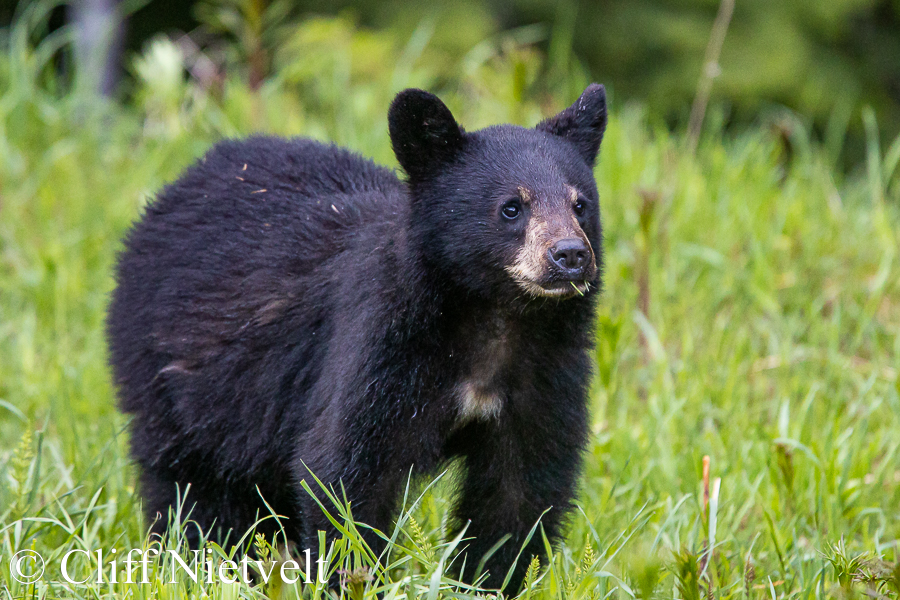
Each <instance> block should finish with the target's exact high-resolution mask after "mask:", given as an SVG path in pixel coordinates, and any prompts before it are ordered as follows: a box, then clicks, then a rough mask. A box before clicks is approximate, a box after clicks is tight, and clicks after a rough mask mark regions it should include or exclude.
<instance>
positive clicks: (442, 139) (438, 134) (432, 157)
mask: <svg viewBox="0 0 900 600" xmlns="http://www.w3.org/2000/svg"><path fill="white" fill-rule="evenodd" d="M388 130H389V131H390V134H391V146H393V148H394V154H395V155H396V156H397V160H398V161H399V162H400V166H401V167H403V170H404V171H406V174H407V175H409V178H410V180H411V181H417V180H422V179H424V178H426V177H427V176H428V175H429V174H430V173H433V172H434V171H436V170H437V169H439V168H440V167H441V166H442V165H444V164H446V163H448V162H450V161H452V160H453V159H454V158H455V157H456V155H457V153H458V152H459V151H460V149H461V148H462V146H463V130H462V128H461V127H460V126H459V125H458V124H457V123H456V119H454V118H453V115H452V114H451V113H450V109H449V108H447V107H446V106H445V105H444V103H443V102H441V101H440V99H439V98H438V97H437V96H435V95H434V94H430V93H428V92H425V91H422V90H415V89H408V90H403V91H402V92H400V93H399V94H397V97H396V98H394V101H393V102H392V103H391V108H390V110H389V111H388Z"/></svg>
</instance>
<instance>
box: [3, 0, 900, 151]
mask: <svg viewBox="0 0 900 600" xmlns="http://www.w3.org/2000/svg"><path fill="white" fill-rule="evenodd" d="M718 6H719V1H718V0H560V1H558V2H556V1H553V0H443V1H442V2H428V3H424V2H416V1H414V0H389V1H387V2H379V1H376V0H325V1H318V2H313V1H312V0H298V1H296V2H288V1H285V0H275V1H274V2H273V1H271V0H191V1H180V0H123V1H116V0H74V1H73V2H72V3H71V4H69V5H68V8H66V7H63V6H61V7H60V8H58V9H57V10H56V11H55V13H54V15H53V18H52V19H51V22H50V24H49V26H50V28H51V29H57V28H59V27H61V26H63V25H64V24H65V23H66V22H67V21H73V20H76V21H77V20H78V13H79V10H81V11H82V12H85V11H86V10H87V11H88V12H90V11H93V12H91V18H97V15H98V14H101V15H102V14H103V12H104V11H107V12H110V15H111V18H113V19H116V18H117V17H116V16H115V14H119V15H121V16H122V17H124V22H123V23H122V25H121V26H120V29H119V30H118V33H117V34H116V36H114V37H115V38H116V40H117V43H113V44H112V48H113V57H112V59H111V61H110V71H111V73H110V74H108V75H107V76H106V77H105V79H104V78H100V79H99V80H98V83H97V85H101V86H103V85H105V89H106V91H107V92H115V93H127V92H128V90H129V86H128V81H127V80H128V76H129V71H128V69H127V65H128V64H129V59H130V56H132V55H133V54H134V53H136V52H139V51H140V50H141V49H142V48H144V47H145V45H146V44H147V42H148V41H149V40H151V39H152V38H153V37H154V36H155V35H159V34H160V33H165V34H170V35H172V34H175V35H178V34H187V35H188V36H190V39H192V40H194V41H195V42H196V43H197V44H198V45H199V46H200V47H202V48H204V49H206V50H208V49H209V48H210V47H213V48H214V47H217V46H218V47H220V48H222V47H223V46H224V45H226V44H228V43H229V42H232V43H233V42H235V41H236V42H238V44H239V46H240V47H243V49H244V50H245V54H244V56H231V57H230V58H231V59H233V60H232V61H231V65H230V67H231V68H235V67H237V65H239V64H240V59H246V60H248V61H249V63H248V65H249V69H250V71H251V73H250V74H249V75H250V78H251V79H255V80H257V81H261V79H262V77H264V76H265V75H266V74H267V72H268V69H269V68H270V67H271V60H268V59H271V57H268V59H267V57H265V53H266V49H267V48H273V47H275V45H276V43H277V41H278V40H277V38H278V36H279V34H280V35H287V34H288V32H289V30H290V26H291V24H292V23H297V22H299V21H301V20H304V19H308V18H310V17H311V16H314V15H341V16H344V17H346V18H348V19H349V20H350V21H351V22H353V23H354V24H355V25H357V26H359V27H362V28H372V29H378V30H391V31H393V32H395V33H396V34H397V35H398V36H400V37H402V36H403V35H407V36H408V35H410V34H411V33H412V32H413V31H414V30H415V29H416V28H417V27H420V26H422V25H423V23H424V24H427V25H428V27H433V34H432V35H433V37H432V39H431V40H430V46H431V47H432V48H436V49H438V50H440V51H443V52H446V53H447V60H448V62H449V61H450V60H452V59H453V58H456V57H459V56H460V55H463V54H465V53H467V52H470V51H471V50H472V48H473V47H474V46H475V45H477V44H478V42H480V41H481V40H484V39H485V38H487V37H489V36H490V35H492V34H497V33H499V32H502V31H508V30H511V29H516V28H521V27H523V26H529V25H531V26H535V25H536V26H537V27H536V28H534V30H533V31H531V32H530V35H531V36H532V38H533V42H534V44H535V48H537V49H538V50H539V51H540V52H542V53H544V54H546V55H547V58H548V60H547V61H546V62H545V63H544V64H545V70H546V71H547V72H545V73H542V74H541V75H543V76H542V77H535V78H534V81H535V82H540V83H534V82H532V85H544V86H547V87H552V86H553V85H555V84H557V83H558V82H559V81H560V80H561V77H556V79H554V77H553V76H552V73H554V72H555V73H557V75H558V74H559V73H563V72H568V71H569V70H570V69H573V68H574V69H576V70H580V71H582V72H583V73H584V76H585V77H584V78H586V79H593V80H598V81H603V82H605V83H607V85H608V87H610V88H611V89H612V91H613V92H614V93H615V94H616V96H617V99H618V101H620V102H621V101H623V100H638V101H640V102H642V103H643V104H645V105H646V106H647V107H648V109H649V111H650V114H651V116H655V117H656V118H659V119H661V120H663V121H664V122H665V123H666V124H667V125H668V126H669V127H675V128H677V127H680V126H684V125H686V124H687V117H688V113H689V109H690V103H691V101H692V99H693V97H694V94H695V90H696V88H697V80H698V78H699V76H700V73H701V71H702V67H703V57H704V49H705V47H706V45H707V42H708V39H709V35H710V30H711V27H712V23H713V20H714V18H715V15H716V11H717V9H718ZM15 12H16V2H15V0H2V2H0V19H3V21H5V22H7V23H8V22H10V21H11V20H12V19H13V18H14V15H15ZM86 20H87V19H82V24H83V23H84V22H85V21H86ZM254 28H255V30H254ZM91 35H93V34H90V33H89V34H88V36H91ZM233 50H234V46H233V45H232V46H231V47H230V48H229V49H228V50H222V52H223V53H226V52H228V51H231V52H232V54H234V52H233ZM214 54H215V52H214ZM216 62H218V66H219V67H225V66H226V63H227V61H226V62H223V61H221V60H220V61H216ZM719 64H720V75H719V76H718V77H717V78H716V80H715V85H714V86H713V92H712V102H713V105H714V106H716V107H718V110H719V113H718V114H717V116H718V118H720V119H722V120H724V122H725V124H726V125H727V126H729V127H730V128H732V129H733V128H735V127H738V128H744V127H745V126H746V125H748V124H754V125H757V124H759V121H760V120H762V121H763V122H764V123H763V124H765V125H771V126H773V127H776V128H779V127H781V128H783V127H785V126H786V125H785V123H786V121H785V120H784V119H782V118H781V116H782V111H783V109H784V108H787V109H789V110H791V111H795V112H797V113H800V114H802V115H804V118H805V120H806V123H805V124H806V125H807V126H811V127H812V128H813V130H814V131H815V132H816V133H817V134H818V135H819V137H820V138H822V139H823V140H825V141H828V142H829V143H830V145H832V146H833V147H835V148H840V149H841V150H840V152H841V154H842V156H841V157H840V162H841V164H842V165H843V166H844V167H847V166H852V165H854V164H856V163H857V162H858V160H859V159H860V158H861V156H862V152H863V142H862V140H863V135H862V122H861V120H860V118H859V115H860V110H859V109H860V108H861V107H862V106H865V105H870V106H871V107H872V108H873V109H874V111H875V114H876V117H877V121H878V124H879V126H880V129H881V132H882V137H883V138H884V139H893V137H894V136H895V135H896V134H897V132H898V131H900V0H825V1H822V2H810V1H808V0H752V1H747V0H738V1H737V2H736V5H735V9H734V16H733V18H732V20H731V23H730V26H729V28H728V32H727V36H726V38H725V42H724V45H723V47H722V53H721V57H720V61H719ZM241 68H243V66H242V67H241ZM122 75H124V76H125V85H122V84H121V83H120V84H119V85H116V84H115V82H116V81H119V82H121V81H122V79H121V76H122ZM104 81H105V84H104ZM844 135H847V139H840V140H837V139H832V140H827V139H826V138H828V137H829V136H831V137H832V138H834V137H842V136H844ZM786 136H787V137H789V136H790V131H787V132H786Z"/></svg>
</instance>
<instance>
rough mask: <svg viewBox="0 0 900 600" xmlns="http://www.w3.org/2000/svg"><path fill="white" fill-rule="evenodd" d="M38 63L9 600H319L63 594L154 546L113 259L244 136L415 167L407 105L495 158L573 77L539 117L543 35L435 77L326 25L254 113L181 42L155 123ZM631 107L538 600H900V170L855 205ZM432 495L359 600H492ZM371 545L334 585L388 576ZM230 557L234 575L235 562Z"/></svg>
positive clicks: (13, 155)
mask: <svg viewBox="0 0 900 600" xmlns="http://www.w3.org/2000/svg"><path fill="white" fill-rule="evenodd" d="M39 16H40V15H36V16H35V19H36V20H38V21H39V19H38V18H37V17H39ZM26 33H27V30H26V28H25V27H19V28H18V29H13V30H12V31H11V32H9V35H8V38H7V39H6V41H5V44H6V46H7V50H8V52H7V53H6V55H5V56H4V57H3V58H0V557H2V558H0V596H2V597H3V598H25V597H28V598H55V597H76V598H99V597H125V596H127V595H129V594H130V595H132V596H133V597H135V598H162V599H168V598H183V597H192V598H193V597H201V596H203V595H208V596H209V597H214V598H223V599H228V600H232V599H235V598H238V597H244V598H261V597H264V596H266V597H270V598H295V597H300V596H303V597H313V598H319V597H323V596H324V595H325V594H326V591H325V590H324V589H323V588H322V586H318V587H316V586H300V585H296V586H276V585H263V584H258V583H254V584H250V585H248V584H243V583H238V584H233V585H230V584H219V583H217V584H212V585H210V584H205V583H198V584H194V583H192V582H191V581H190V580H189V579H188V578H187V577H186V576H185V574H184V573H183V572H180V573H179V574H178V575H177V577H176V579H177V583H176V584H171V583H165V581H168V577H169V576H170V574H169V572H168V571H161V570H156V567H160V565H155V566H154V570H153V571H152V573H153V577H151V579H152V582H151V583H149V584H143V585H141V584H123V583H118V584H108V583H104V584H96V583H90V582H88V583H84V584H78V585H73V584H66V583H64V582H63V579H62V576H61V574H60V572H59V568H58V565H59V561H60V559H61V557H62V556H63V555H64V554H65V553H66V552H68V551H70V550H72V549H90V550H92V551H96V550H97V549H103V550H104V552H109V550H110V549H111V548H117V549H119V551H120V552H122V551H124V550H126V549H130V548H142V547H147V545H148V540H147V538H146V535H145V531H146V527H147V525H148V524H147V523H145V522H144V521H143V520H142V518H141V516H140V508H139V507H140V497H139V495H138V494H137V493H136V491H135V485H134V481H135V473H134V469H133V467H132V466H131V465H130V464H129V459H128V457H127V435H126V427H127V421H126V419H125V418H124V417H123V416H122V415H121V414H119V413H118V412H117V411H116V408H115V400H114V395H113V390H112V388H111V385H110V376H109V372H108V370H107V367H106V365H105V345H104V337H103V322H104V310H105V306H106V302H107V298H108V294H109V291H110V289H111V287H112V280H111V268H112V264H113V260H114V256H115V252H116V250H117V249H118V248H119V239H120V237H121V235H122V234H123V232H124V231H125V229H126V228H127V227H128V224H129V223H130V222H131V221H133V220H134V219H135V218H136V217H137V216H138V215H139V211H140V209H141V206H142V205H143V204H145V203H146V201H147V200H148V198H150V197H151V196H152V194H153V193H154V190H157V189H158V188H159V187H160V186H161V185H163V184H164V183H165V182H167V181H170V180H172V179H173V178H174V177H176V176H177V174H178V173H179V172H180V170H181V169H183V168H184V167H185V166H186V165H187V164H188V163H189V162H190V161H191V160H192V159H193V158H195V157H197V156H199V155H200V154H201V153H202V152H203V151H204V150H205V148H207V147H208V146H209V144H211V143H212V142H213V141H215V140H216V139H220V138H221V137H223V136H235V135H241V134H246V133H249V132H251V131H255V130H262V131H270V132H277V133H281V134H303V135H312V136H314V137H318V138H320V139H330V140H334V141H336V142H338V143H341V144H344V145H348V146H350V147H352V148H354V149H356V150H358V151H360V152H362V153H363V154H366V155H368V156H372V157H374V158H376V159H377V160H379V161H381V162H385V163H388V164H395V163H394V162H393V158H392V157H391V154H390V148H389V142H388V139H387V132H386V129H387V128H386V121H385V112H386V109H387V106H388V103H389V101H390V98H391V96H392V94H393V93H395V92H396V91H398V90H399V89H401V88H403V87H405V86H408V85H416V86H427V87H431V88H433V89H437V90H439V91H441V92H442V95H444V96H445V97H446V98H447V99H448V102H449V104H450V106H451V108H453V109H454V111H456V112H457V114H458V116H459V118H460V120H461V121H462V122H463V124H465V125H466V126H467V127H469V128H476V127H480V126H484V125H487V124H490V123H495V122H498V121H512V122H517V123H521V124H525V125H531V124H534V123H535V122H536V121H537V120H538V119H539V118H540V117H541V116H542V115H546V114H550V113H552V112H553V111H555V110H557V109H559V108H561V107H563V106H564V105H566V104H568V103H569V102H571V101H572V100H573V99H574V93H575V92H572V91H569V90H577V89H579V88H581V87H583V85H584V84H585V83H587V82H586V81H585V80H584V79H583V78H579V76H578V75H577V74H574V75H573V74H562V75H561V74H559V73H557V74H556V75H555V77H557V79H558V80H560V81H562V83H561V84H560V86H559V89H561V90H567V91H566V92H565V93H559V94H557V95H553V94H548V93H547V92H546V91H544V92H540V91H535V90H539V81H538V79H539V76H538V74H539V73H542V72H544V71H543V70H542V69H543V66H544V65H543V64H542V62H541V58H540V56H539V55H537V54H536V53H535V52H534V51H532V50H530V48H529V47H528V46H527V45H523V43H522V40H523V39H526V38H527V37H528V35H531V34H532V33H534V32H528V31H525V32H522V31H519V32H514V34H511V35H509V36H506V37H503V38H500V39H496V40H488V41H487V42H485V43H484V44H482V45H480V46H479V47H478V48H477V49H476V50H473V51H472V52H470V53H469V54H467V55H466V56H464V57H461V58H460V59H459V60H456V59H453V60H451V59H448V58H447V57H440V56H434V55H432V54H429V50H428V45H427V39H428V36H429V30H428V27H424V28H420V30H419V31H417V32H416V33H415V34H414V36H413V38H412V39H411V40H405V39H404V40H397V39H394V38H392V37H390V36H389V35H388V34H374V33H371V32H360V31H356V30H355V29H354V28H353V26H352V25H350V24H348V23H347V22H345V21H342V20H332V21H328V20H322V21H313V22H309V23H306V24H304V26H303V27H301V28H299V29H298V30H297V31H296V32H294V33H293V37H292V39H291V41H290V42H288V43H286V45H285V49H284V51H283V53H282V54H280V55H279V61H280V62H279V61H276V63H277V65H278V70H277V71H276V72H275V73H274V74H273V75H272V76H271V77H270V78H269V79H267V80H266V81H265V82H264V83H263V85H262V87H260V88H259V89H258V90H255V91H254V90H251V89H250V88H249V87H248V86H247V85H246V84H245V83H244V82H243V80H242V78H241V77H238V76H234V77H229V78H227V79H226V80H225V81H224V83H223V84H222V86H221V89H204V88H203V87H201V86H200V85H199V84H197V83H196V82H193V81H189V82H184V81H182V80H181V78H180V76H178V75H179V73H180V67H178V65H177V63H175V66H176V69H174V70H173V69H168V67H170V66H171V65H172V64H173V63H172V61H173V58H172V57H173V49H172V46H171V45H169V44H167V43H165V42H159V44H158V45H156V46H155V47H154V48H153V49H151V50H149V51H148V52H146V53H145V54H144V55H143V57H141V58H140V59H139V61H137V62H136V64H135V68H134V71H135V73H136V74H137V76H138V83H137V88H136V90H135V93H134V97H133V99H132V100H131V101H129V102H127V103H108V102H104V101H102V100H98V99H96V98H89V97H85V96H83V95H80V94H79V93H77V92H64V91H59V88H61V87H64V86H62V83H61V82H60V81H59V80H58V78H56V77H55V76H53V75H51V74H49V72H48V70H47V62H48V60H49V57H50V56H51V55H52V54H53V52H52V44H53V43H54V41H53V39H50V40H49V41H47V40H44V42H42V43H41V44H40V45H38V46H34V45H33V44H31V43H30V42H29V41H28V39H27V38H28V36H27V35H26ZM517 36H519V37H517ZM523 36H524V37H523ZM327 44H332V46H328V45H327ZM310 48H315V49H317V53H315V54H310V51H309V50H310ZM397 56H400V59H399V61H398V59H397V58H396V57H397ZM299 57H303V60H301V59H300V58H299ZM167 69H168V70H167ZM173 73H174V75H173ZM612 83H614V82H612ZM76 88H77V86H76ZM618 100H619V99H615V98H614V104H613V113H612V118H611V123H610V127H609V130H608V133H607V135H606V139H605V141H604V143H603V148H602V151H601V159H600V164H599V166H598V168H597V172H596V174H597V179H598V184H599V189H600V195H601V205H602V211H603V217H604V227H605V248H604V250H605V253H606V268H605V277H604V288H605V291H604V295H603V302H602V308H601V310H600V316H599V320H598V345H597V377H596V383H595V385H594V390H593V392H592V405H593V407H592V408H593V410H592V415H593V416H592V431H593V433H592V436H591V441H590V446H589V449H588V456H587V467H586V470H585V473H584V478H583V483H582V486H581V491H580V493H579V496H578V503H579V507H580V508H579V510H577V511H576V512H575V513H574V514H573V517H572V519H571V525H570V526H569V529H568V532H569V533H568V538H567V542H566V544H565V545H563V546H562V547H561V548H559V549H558V550H557V551H556V552H555V553H554V555H553V557H552V560H548V559H547V558H546V557H541V559H540V568H537V565H534V566H535V568H534V569H532V571H531V572H530V577H529V583H530V585H529V586H528V588H527V589H526V591H525V592H523V597H524V598H534V599H544V598H546V599H550V598H554V599H556V598H596V599H602V598H607V597H613V598H632V597H634V598H642V599H643V598H683V599H684V600H695V599H696V600H699V598H701V596H707V597H708V598H714V597H717V598H723V599H727V598H748V599H749V598H753V599H760V600H762V599H766V598H779V599H780V598H797V599H806V598H825V597H832V596H833V597H837V598H849V597H853V596H859V597H862V596H863V595H864V594H866V595H868V596H869V597H871V598H881V597H882V596H886V597H890V598H897V597H898V593H900V589H898V586H900V568H898V567H897V565H898V564H900V548H898V544H900V542H898V540H900V380H898V371H900V335H898V334H900V257H898V232H900V181H898V173H895V172H894V171H896V167H897V157H898V156H900V150H898V149H900V144H898V143H895V144H893V145H892V146H890V147H888V148H887V150H886V151H885V153H884V155H883V156H882V154H881V151H880V147H881V145H880V144H879V143H878V140H877V139H875V133H874V131H876V129H875V128H874V127H870V128H869V130H870V147H869V162H868V164H867V166H866V168H865V170H864V171H863V172H862V173H861V174H859V175H854V176H848V177H845V176H842V175H840V174H838V173H835V172H833V171H832V170H831V168H830V165H831V164H833V161H832V160H831V159H830V158H829V156H830V154H829V153H828V152H826V151H824V150H823V149H822V148H821V147H820V145H819V144H817V143H815V141H814V140H811V138H810V137H809V136H808V135H807V134H805V133H803V131H802V128H798V129H795V130H794V131H795V133H794V137H793V138H792V139H791V140H790V149H791V152H788V151H787V148H788V147H787V146H786V145H785V143H784V141H783V140H782V139H781V138H779V137H778V136H776V135H775V134H774V133H773V132H771V131H770V130H769V129H766V128H760V129H758V130H751V131H748V132H746V133H743V134H740V135H735V136H730V135H725V134H723V133H721V132H720V131H718V130H717V129H716V128H715V127H712V128H711V129H710V130H709V131H707V134H706V135H705V137H704V138H703V140H702V141H701V144H700V146H699V149H698V152H697V154H696V156H692V155H689V154H688V153H686V152H685V150H684V148H685V143H684V140H683V139H682V137H681V136H680V135H678V134H674V135H673V134H670V133H668V132H666V131H665V130H662V129H660V128H659V127H656V126H655V125H654V123H652V122H651V121H649V120H648V119H646V118H645V117H644V116H643V114H642V112H641V110H640V108H639V107H634V106H623V105H622V103H621V102H620V101H618ZM867 119H868V121H867V122H871V117H870V116H869V117H867ZM641 308H643V309H645V310H646V314H645V312H644V311H642V310H641ZM704 456H709V457H710V480H711V481H710V484H709V486H710V498H709V503H708V506H707V507H706V508H705V509H704V501H703V497H704V490H703V487H704V485H703V457H704ZM311 483H312V484H314V482H311ZM420 491H421V489H420V487H418V488H417V487H414V488H413V489H411V490H410V493H409V498H408V502H407V506H408V507H410V509H411V510H410V511H407V512H404V514H403V515H402V516H401V518H400V521H399V523H398V527H397V529H396V530H395V531H392V532H385V534H386V535H388V536H393V539H394V541H395V543H394V544H392V552H391V555H390V557H388V562H384V561H383V562H382V565H381V568H378V569H376V570H374V571H371V570H370V571H369V573H370V575H371V580H369V578H366V577H362V576H360V572H359V571H357V572H356V581H357V583H356V584H355V585H353V586H348V588H347V590H345V591H344V594H345V595H348V596H349V597H353V598H354V599H356V598H360V597H362V596H363V595H366V596H368V597H374V596H372V594H373V593H374V592H375V591H380V592H383V594H384V597H385V598H394V597H399V596H406V597H412V596H423V597H428V598H429V600H432V599H436V598H438V597H444V598H447V597H451V596H456V595H459V594H464V593H470V592H471V591H468V592H467V590H465V589H457V588H455V587H454V586H453V585H452V582H451V581H449V580H448V579H447V578H446V577H445V576H444V575H443V571H444V569H445V567H446V564H447V560H449V558H448V557H449V553H450V551H451V550H452V548H453V547H454V546H456V545H457V544H458V543H460V542H459V541H458V540H447V539H446V538H445V537H444V535H443V531H444V525H445V522H446V519H445V517H446V514H447V507H448V505H449V502H450V501H451V497H450V491H451V486H450V485H448V484H447V483H446V482H440V483H439V484H438V485H437V486H436V487H435V488H434V489H431V490H428V491H427V493H425V494H424V496H422V497H421V498H420V499H419V501H418V502H414V501H415V500H416V499H417V498H419V492H420ZM351 508H352V507H351ZM329 509H330V510H331V512H332V513H333V514H334V515H336V519H338V522H339V523H343V522H344V521H343V518H342V516H341V515H342V514H343V515H344V516H347V513H346V508H345V507H342V508H338V507H334V506H330V507H329ZM341 511H344V512H341ZM356 531H357V530H356V528H355V526H353V525H350V526H349V528H348V529H347V536H346V539H345V540H344V541H343V542H342V544H340V545H339V546H338V547H337V548H336V549H335V550H334V552H335V553H336V554H335V556H337V557H338V558H339V560H337V561H336V563H335V568H346V569H347V570H350V571H352V570H354V569H357V568H359V567H365V566H369V567H371V565H372V564H373V560H374V559H373V557H371V556H370V555H369V553H368V552H367V551H366V549H365V548H363V547H362V546H361V542H360V538H359V536H358V533H356ZM536 535H540V531H537V532H536ZM268 542H271V540H269V541H267V542H266V543H268ZM167 543H168V544H169V546H168V547H177V545H178V543H179V540H178V531H177V530H176V531H175V532H174V533H173V537H172V539H171V540H169V541H168V542H167ZM263 547H265V544H263ZM28 548H32V549H34V550H36V551H38V552H40V553H41V554H42V555H43V557H44V559H45V560H46V561H47V563H48V568H47V572H46V573H45V575H44V577H43V579H42V580H41V581H40V582H38V583H36V584H27V585H26V584H21V583H18V582H16V581H15V580H14V579H13V578H12V577H11V575H10V570H9V560H10V557H11V555H12V554H13V553H15V552H17V551H19V550H21V549H28ZM230 551H231V549H230V548H225V549H220V548H218V547H213V552H214V554H215V556H216V557H217V558H216V561H218V560H220V559H221V558H223V557H224V556H226V555H227V554H228V553H229V552H230ZM272 551H273V552H277V549H273V550H272ZM527 558H528V557H525V560H527ZM77 560H78V561H81V562H76V563H75V564H74V569H73V572H74V573H75V574H76V577H77V579H82V578H83V577H85V576H86V575H87V573H88V571H87V570H86V566H85V564H84V562H83V561H82V559H80V558H79V559H77ZM108 560H109V558H108V555H107V561H108ZM120 566H121V561H120ZM385 567H386V568H385ZM160 568H161V567H160ZM165 568H166V569H168V568H169V566H166V567H165ZM121 576H122V574H120V577H121ZM107 577H108V569H107ZM92 581H93V579H92ZM508 592H509V591H508ZM512 592H514V591H512Z"/></svg>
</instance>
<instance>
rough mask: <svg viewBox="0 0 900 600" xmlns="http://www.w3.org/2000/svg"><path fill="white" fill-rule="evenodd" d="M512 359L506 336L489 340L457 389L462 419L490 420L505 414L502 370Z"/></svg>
mask: <svg viewBox="0 0 900 600" xmlns="http://www.w3.org/2000/svg"><path fill="white" fill-rule="evenodd" d="M508 359H509V343H508V340H507V336H506V335H505V333H504V334H500V335H498V336H496V337H494V336H492V337H491V338H490V339H489V340H487V341H486V342H485V343H484V344H483V346H482V349H481V352H479V355H478V356H476V357H475V360H474V361H473V362H472V365H471V366H470V368H469V375H468V377H466V378H465V379H463V381H462V382H461V383H460V385H459V386H458V388H457V401H458V403H459V420H460V422H466V421H470V420H480V421H488V420H490V419H496V418H498V417H499V416H500V413H501V412H502V411H503V393H502V384H501V381H500V371H501V370H502V369H503V366H504V365H505V364H506V363H507V361H508Z"/></svg>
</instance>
